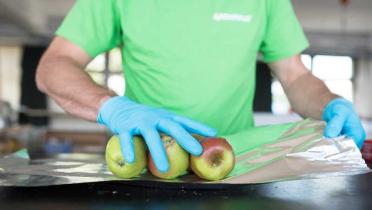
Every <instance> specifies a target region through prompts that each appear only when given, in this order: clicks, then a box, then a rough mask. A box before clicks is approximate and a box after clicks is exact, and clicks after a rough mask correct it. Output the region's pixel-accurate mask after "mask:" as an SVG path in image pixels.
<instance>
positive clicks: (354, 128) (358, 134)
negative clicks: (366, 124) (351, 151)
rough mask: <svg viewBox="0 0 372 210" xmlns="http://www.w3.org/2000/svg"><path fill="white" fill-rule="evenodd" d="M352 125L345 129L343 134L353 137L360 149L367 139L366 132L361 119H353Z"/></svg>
mask: <svg viewBox="0 0 372 210" xmlns="http://www.w3.org/2000/svg"><path fill="white" fill-rule="evenodd" d="M352 122H353V123H352V125H351V126H347V127H345V128H344V129H343V131H342V134H344V135H346V136H348V137H350V138H352V139H353V140H354V142H355V144H356V145H357V146H358V148H359V149H362V147H363V143H364V141H365V139H366V132H365V131H364V128H363V126H362V124H361V123H360V121H359V120H353V121H352Z"/></svg>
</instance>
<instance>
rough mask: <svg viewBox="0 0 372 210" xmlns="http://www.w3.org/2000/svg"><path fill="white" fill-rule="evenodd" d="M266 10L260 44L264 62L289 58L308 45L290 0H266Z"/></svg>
mask: <svg viewBox="0 0 372 210" xmlns="http://www.w3.org/2000/svg"><path fill="white" fill-rule="evenodd" d="M267 11H268V12H267V25H266V29H265V35H264V38H263V40H262V43H261V46H260V51H261V53H262V55H263V58H264V61H265V62H274V61H278V60H281V59H284V58H289V57H291V56H293V55H296V54H298V53H301V52H302V51H303V50H305V49H306V48H307V47H308V46H309V43H308V41H307V39H306V37H305V34H304V32H303V30H302V27H301V25H300V23H299V22H298V20H297V17H296V15H295V13H294V11H293V7H292V4H291V1H290V0H267Z"/></svg>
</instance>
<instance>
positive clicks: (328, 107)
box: [269, 55, 366, 149]
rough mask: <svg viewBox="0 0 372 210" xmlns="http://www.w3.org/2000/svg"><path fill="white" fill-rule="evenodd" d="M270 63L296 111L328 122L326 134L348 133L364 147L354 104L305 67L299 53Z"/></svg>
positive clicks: (361, 128)
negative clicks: (331, 90) (333, 91)
mask: <svg viewBox="0 0 372 210" xmlns="http://www.w3.org/2000/svg"><path fill="white" fill-rule="evenodd" d="M269 65H270V68H271V69H272V71H273V72H274V74H275V75H276V76H277V77H278V79H279V81H280V82H281V84H282V85H283V87H284V91H285V92H286V94H287V96H288V98H289V101H290V103H291V105H292V107H293V109H294V110H295V111H296V112H297V113H299V114H300V115H302V116H304V117H311V118H314V119H322V120H324V121H325V122H327V126H326V127H325V129H324V136H326V137H328V138H334V137H336V136H339V135H346V136H348V137H351V138H353V139H354V141H355V143H356V145H357V146H358V147H359V148H360V149H361V148H362V146H363V142H364V140H365V138H366V133H365V131H364V129H363V126H362V123H361V122H360V120H359V117H358V114H357V113H356V111H355V110H354V107H353V105H352V103H351V102H349V101H347V100H345V99H343V98H341V97H340V96H337V95H335V94H333V93H331V92H330V91H329V89H328V88H327V87H326V86H325V84H324V82H322V81H321V80H320V79H318V78H316V77H315V76H314V75H312V74H311V73H310V71H309V70H307V69H306V68H305V66H304V65H303V63H302V61H301V59H300V56H299V55H296V56H293V57H291V58H288V59H284V60H281V61H278V62H274V63H271V64H269Z"/></svg>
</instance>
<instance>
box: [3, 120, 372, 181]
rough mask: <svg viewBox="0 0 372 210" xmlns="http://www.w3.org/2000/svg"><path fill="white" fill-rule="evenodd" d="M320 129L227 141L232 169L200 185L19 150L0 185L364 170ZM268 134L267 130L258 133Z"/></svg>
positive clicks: (351, 148)
mask: <svg viewBox="0 0 372 210" xmlns="http://www.w3.org/2000/svg"><path fill="white" fill-rule="evenodd" d="M323 128H324V124H323V122H320V121H313V120H303V121H299V122H297V123H293V124H291V125H290V126H287V127H286V129H285V131H284V132H283V133H282V134H281V135H280V136H279V137H278V138H275V139H274V140H273V141H270V142H266V143H263V144H261V145H258V146H256V147H255V148H252V149H248V150H244V149H241V148H244V147H245V145H238V146H236V145H237V143H236V142H232V144H233V147H234V145H235V147H234V150H236V151H235V152H236V166H235V168H234V170H233V171H232V172H231V174H230V175H229V176H228V177H227V178H226V179H224V180H221V181H217V182H209V181H204V180H201V179H199V178H197V177H196V176H195V175H193V174H187V175H184V176H182V177H180V178H179V179H175V180H161V179H158V178H155V177H153V176H151V175H150V174H149V173H143V174H142V175H141V176H139V177H136V178H134V179H126V180H124V179H119V178H116V177H114V176H113V175H112V174H111V172H109V171H108V169H107V167H106V165H105V160H104V156H101V155H91V154H61V155H58V156H56V157H54V158H49V159H35V160H33V159H30V158H29V156H28V153H27V150H21V151H19V152H17V153H14V154H12V155H9V156H6V157H4V158H2V159H0V186H22V187H36V186H52V185H65V184H75V183H89V182H105V181H114V180H115V181H119V182H129V183H136V182H141V183H146V182H152V183H159V182H168V183H169V182H171V183H181V184H183V185H187V184H197V185H200V186H206V185H219V184H231V185H233V184H251V183H264V182H273V181H282V180H293V179H307V178H320V177H325V176H327V177H329V176H339V175H354V174H362V173H368V172H370V169H369V168H368V167H367V165H366V163H365V162H364V160H363V159H362V155H361V153H360V151H359V149H358V148H357V146H356V145H355V144H354V142H353V140H352V139H349V138H346V137H338V138H335V139H325V138H323V137H322V132H323ZM268 130H270V127H267V128H266V130H265V131H264V132H267V131H268ZM242 142H244V141H242ZM235 148H240V149H239V150H238V149H235ZM246 148H249V146H247V147H246Z"/></svg>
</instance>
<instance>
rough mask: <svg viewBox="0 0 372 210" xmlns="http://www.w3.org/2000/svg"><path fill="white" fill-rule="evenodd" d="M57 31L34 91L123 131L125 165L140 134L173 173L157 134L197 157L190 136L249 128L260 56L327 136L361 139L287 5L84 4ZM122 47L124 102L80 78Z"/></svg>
mask: <svg viewBox="0 0 372 210" xmlns="http://www.w3.org/2000/svg"><path fill="white" fill-rule="evenodd" d="M56 34H57V36H56V38H55V39H54V40H53V42H52V43H51V45H50V47H49V49H48V50H47V52H46V53H45V55H44V56H43V58H42V60H41V62H40V65H39V68H38V71H37V84H38V87H39V88H40V90H42V91H44V92H46V93H47V94H49V95H50V96H51V97H52V98H53V99H55V100H56V101H57V102H58V103H59V104H60V105H61V106H62V107H63V108H64V109H65V110H66V111H67V112H69V113H71V114H73V115H75V116H78V117H81V118H84V119H87V120H91V121H95V120H97V122H98V123H101V124H104V125H106V126H107V127H108V128H110V129H111V131H112V132H114V133H116V134H118V135H119V136H120V141H121V149H122V152H123V156H124V159H125V160H126V161H128V162H132V161H134V151H133V143H132V136H133V135H142V136H143V137H144V139H145V141H146V144H147V146H148V148H149V150H150V153H151V154H152V156H153V157H154V162H155V165H156V166H157V168H158V169H159V170H160V171H167V170H168V167H169V166H168V161H167V156H166V153H165V151H164V148H163V145H162V142H161V140H160V138H159V132H164V133H166V134H168V135H171V136H173V137H174V138H175V139H176V140H177V142H178V143H179V144H180V145H181V146H182V147H183V148H184V149H185V150H186V151H188V152H190V153H191V154H193V155H199V154H201V152H202V147H201V146H200V144H199V143H198V142H197V141H196V140H195V139H194V138H193V137H192V136H191V135H190V133H198V134H201V135H204V136H213V135H217V134H218V135H225V134H231V133H236V132H239V131H242V130H244V129H246V128H249V127H252V126H253V118H252V99H253V94H254V86H255V81H254V78H255V63H256V58H257V52H261V53H262V55H263V58H264V60H265V61H266V62H267V63H268V64H269V66H270V68H271V69H272V71H273V73H274V74H275V75H276V76H277V77H278V79H279V81H280V82H281V84H282V85H283V87H284V89H285V91H286V93H287V95H288V98H289V100H290V102H291V104H292V107H293V108H294V110H295V111H296V112H298V113H299V114H301V115H302V116H305V117H311V118H315V119H323V120H325V121H326V122H328V126H327V128H326V129H325V136H327V137H336V136H337V135H340V134H345V135H348V136H351V137H353V138H354V140H355V142H356V143H357V144H358V146H359V147H360V146H361V145H362V143H363V140H364V138H365V133H364V130H363V128H362V126H361V123H360V121H359V119H358V116H357V114H356V113H355V111H354V109H353V107H352V105H351V103H350V102H348V101H346V100H345V99H342V98H340V97H339V96H337V95H334V94H332V93H331V92H330V91H329V90H328V89H327V87H326V86H325V85H324V83H323V82H322V81H320V80H319V79H317V78H315V77H314V76H312V75H311V73H310V72H309V71H308V70H307V69H306V68H305V67H304V65H303V64H302V62H301V60H300V57H299V53H301V52H302V51H303V50H304V49H305V48H306V47H307V46H308V43H307V40H306V38H305V36H304V34H303V31H302V29H301V27H300V25H299V23H298V21H297V19H296V17H295V15H294V12H293V9H292V6H291V3H290V1H289V0H263V1H254V0H236V1H227V0H221V1H216V0H206V1H200V0H189V1H174V0H151V1H149V0H105V1H91V0H79V1H77V3H76V5H75V6H74V7H73V9H72V10H71V11H70V13H69V14H68V15H67V17H66V19H65V20H64V22H63V23H62V25H61V26H60V28H59V29H58V31H57V33H56ZM117 46H121V48H122V54H123V68H124V76H125V80H126V92H125V96H115V94H114V93H113V92H111V91H109V90H106V89H104V88H102V87H100V86H98V85H97V84H95V83H94V82H93V81H92V80H91V79H90V77H89V76H88V75H87V73H85V72H84V68H85V66H86V65H87V64H88V63H89V62H90V61H91V60H92V58H94V57H95V56H96V55H98V54H100V53H102V52H105V51H108V50H110V49H112V48H114V47H117ZM209 126H211V127H213V128H214V129H212V128H210V127H209ZM215 129H216V130H215Z"/></svg>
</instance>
